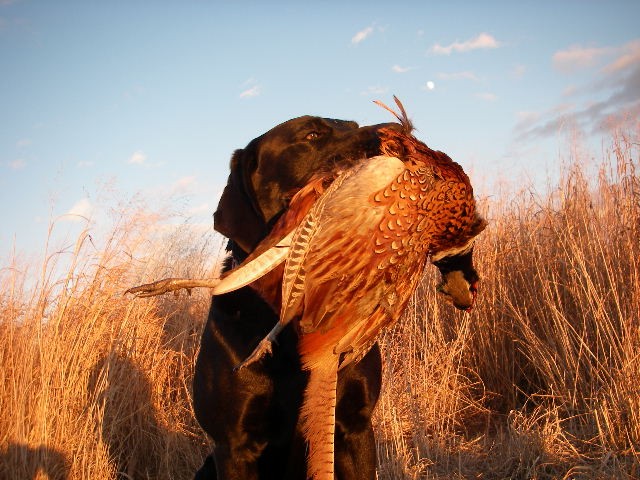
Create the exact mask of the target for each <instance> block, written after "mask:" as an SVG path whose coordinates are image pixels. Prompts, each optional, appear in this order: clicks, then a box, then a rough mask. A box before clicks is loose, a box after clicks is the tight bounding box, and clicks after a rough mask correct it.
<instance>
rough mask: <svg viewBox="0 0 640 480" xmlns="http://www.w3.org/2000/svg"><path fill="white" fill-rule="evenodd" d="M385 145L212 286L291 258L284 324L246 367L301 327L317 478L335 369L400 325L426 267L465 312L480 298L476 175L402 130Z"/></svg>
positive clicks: (326, 443)
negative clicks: (289, 328)
mask: <svg viewBox="0 0 640 480" xmlns="http://www.w3.org/2000/svg"><path fill="white" fill-rule="evenodd" d="M382 142H383V148H382V151H383V154H384V155H382V156H378V157H373V158H370V159H367V160H364V161H363V162H361V163H359V164H357V165H356V166H354V167H352V168H351V169H349V170H348V171H346V172H344V173H342V174H340V175H339V176H338V177H337V178H336V179H335V180H334V181H333V183H331V185H330V186H329V187H328V188H327V189H326V191H324V192H322V189H321V188H316V187H314V188H306V189H303V190H302V191H301V192H300V193H299V194H298V195H296V197H294V199H293V200H292V202H291V206H290V209H289V211H288V212H287V213H285V215H284V216H283V218H281V219H280V222H279V223H278V225H276V227H275V228H274V230H273V233H272V234H271V235H270V236H269V237H268V238H267V239H265V240H264V241H263V243H262V244H261V245H262V246H261V247H259V251H260V252H264V253H262V254H258V255H257V258H254V257H251V258H250V259H249V262H248V263H246V264H244V265H243V266H241V267H240V268H239V269H238V270H235V271H233V272H232V273H231V274H230V275H229V276H228V277H227V278H225V279H224V280H222V282H221V284H220V285H219V287H217V288H216V290H214V293H223V292H224V291H228V290H230V289H233V285H234V282H237V277H239V276H246V278H244V284H246V283H247V281H248V280H247V279H253V280H255V279H256V278H258V277H260V276H261V275H263V274H264V270H263V271H261V272H260V271H258V272H253V273H250V272H249V273H248V271H250V270H251V268H250V265H251V264H252V263H253V264H255V263H260V259H261V257H265V256H268V254H269V252H271V254H272V255H274V258H276V257H277V258H276V260H274V261H271V262H270V263H269V265H270V267H269V268H273V267H274V266H275V265H277V264H278V263H280V262H283V261H284V262H285V267H284V275H283V280H282V303H281V308H280V312H281V313H280V320H279V322H278V324H277V325H276V326H275V327H274V329H273V330H272V332H271V333H270V334H269V336H268V337H267V338H266V339H265V340H263V342H262V343H261V345H260V346H259V347H258V348H257V349H256V351H255V352H254V354H252V356H251V357H250V358H249V359H248V363H251V362H253V361H255V360H257V359H259V358H260V357H261V356H262V355H263V354H264V353H265V352H268V351H269V350H270V348H271V347H270V344H271V342H272V341H273V340H274V339H275V338H276V336H277V334H278V332H279V331H280V330H281V329H282V328H284V325H286V324H287V323H289V322H291V321H294V322H295V323H296V325H297V327H298V331H299V334H300V337H299V345H298V349H299V352H300V355H301V359H302V364H303V366H304V368H306V369H307V370H309V372H310V379H309V384H308V386H307V388H306V391H305V397H304V402H303V406H302V410H301V425H302V428H303V432H304V434H305V436H306V438H307V440H308V442H309V450H310V454H309V474H310V477H311V478H314V479H316V480H319V479H323V480H324V479H331V480H333V476H334V472H333V441H334V439H333V437H334V429H335V385H336V380H337V372H338V370H339V369H340V368H341V367H343V366H345V365H347V364H349V363H351V362H353V361H357V360H358V359H359V358H361V357H362V356H363V355H364V354H366V353H367V351H368V350H369V348H370V347H371V346H372V345H373V343H374V341H375V339H376V337H377V335H378V334H379V333H380V332H381V331H382V329H384V328H385V327H388V326H389V325H391V324H393V323H394V322H395V321H396V320H398V318H399V317H400V316H401V314H402V312H403V311H404V309H405V307H406V305H407V303H408V301H409V299H410V298H411V296H412V294H413V292H414V291H415V289H416V287H417V284H418V282H419V280H420V278H421V277H422V272H423V271H424V269H425V267H426V264H427V262H428V261H429V260H431V261H432V262H433V263H435V264H436V265H437V266H438V267H439V268H440V270H441V273H442V274H443V279H444V282H443V285H444V287H442V291H443V293H447V294H449V296H450V297H451V298H452V300H453V302H454V304H455V305H456V306H457V307H459V308H463V309H468V308H470V307H471V306H472V304H473V300H474V295H475V285H474V283H475V281H477V275H476V274H475V270H474V269H473V266H472V264H471V250H472V245H473V239H474V238H475V236H476V235H477V234H478V233H480V231H481V230H482V229H483V228H484V225H485V223H484V221H483V220H482V219H481V217H480V216H479V215H478V214H477V212H476V208H475V201H474V198H473V190H472V188H471V184H470V182H469V179H468V177H467V176H466V174H465V173H464V171H463V170H462V168H461V167H460V166H459V165H458V164H457V163H455V162H453V161H452V160H451V159H450V158H449V157H447V156H446V155H445V154H444V153H442V152H436V151H433V150H431V149H429V148H428V147H427V146H426V145H425V144H423V143H422V142H420V141H419V140H417V139H416V138H415V137H413V136H412V135H410V134H408V133H406V132H398V131H397V130H392V129H388V130H386V131H383V133H382ZM325 180H326V179H325ZM329 180H330V179H329ZM322 184H323V180H322V179H320V180H318V181H317V185H322ZM283 237H284V238H283ZM274 245H277V246H274ZM274 249H279V250H274ZM274 252H275V253H274ZM243 269H245V271H243ZM259 283H260V280H258V281H257V284H258V285H259ZM447 289H448V290H447Z"/></svg>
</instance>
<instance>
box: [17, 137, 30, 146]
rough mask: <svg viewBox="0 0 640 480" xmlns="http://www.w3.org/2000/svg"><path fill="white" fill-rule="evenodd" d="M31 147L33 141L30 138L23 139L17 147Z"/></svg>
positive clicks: (18, 142)
mask: <svg viewBox="0 0 640 480" xmlns="http://www.w3.org/2000/svg"><path fill="white" fill-rule="evenodd" d="M29 145H31V140H29V139H28V138H21V139H20V140H18V141H17V142H16V147H18V148H25V147H28V146H29Z"/></svg>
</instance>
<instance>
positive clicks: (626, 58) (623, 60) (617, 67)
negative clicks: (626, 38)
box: [604, 40, 640, 73]
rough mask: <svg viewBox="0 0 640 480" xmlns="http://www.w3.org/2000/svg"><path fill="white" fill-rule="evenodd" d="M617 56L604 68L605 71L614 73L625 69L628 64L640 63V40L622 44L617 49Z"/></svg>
mask: <svg viewBox="0 0 640 480" xmlns="http://www.w3.org/2000/svg"><path fill="white" fill-rule="evenodd" d="M617 55H618V58H616V59H615V60H614V61H613V62H612V63H610V64H609V65H607V66H606V67H605V68H604V71H605V72H606V73H615V72H619V71H622V70H626V69H627V68H629V67H630V66H632V65H634V64H636V63H640V40H634V41H632V42H629V43H627V44H626V45H623V46H622V47H620V48H619V49H617Z"/></svg>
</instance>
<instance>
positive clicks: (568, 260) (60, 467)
mask: <svg viewBox="0 0 640 480" xmlns="http://www.w3.org/2000/svg"><path fill="white" fill-rule="evenodd" d="M634 142H637V139H636V140H634V141H631V140H630V139H629V138H628V137H626V136H624V135H622V134H616V135H614V137H613V141H612V145H611V148H610V149H608V150H607V152H606V153H605V155H604V158H603V159H602V161H601V162H600V163H599V164H597V165H596V164H593V163H588V164H584V163H583V159H582V158H579V157H577V158H571V159H570V161H569V162H568V165H567V166H566V168H564V170H563V176H562V178H561V179H560V180H559V181H558V182H557V186H556V187H555V188H553V189H550V193H549V194H545V195H536V194H534V193H532V191H531V189H523V190H522V191H521V192H517V193H515V194H514V193H510V194H501V195H500V197H499V198H495V199H491V200H488V201H487V202H486V205H485V206H484V210H485V211H486V212H487V217H488V218H489V220H490V221H491V224H490V227H489V228H488V229H487V231H486V232H485V233H484V234H483V235H482V237H481V240H480V242H479V245H478V247H477V255H476V257H477V263H478V265H477V266H478V270H479V271H480V272H481V274H482V276H483V283H482V287H481V288H482V290H481V295H480V303H479V305H478V307H477V308H476V310H475V311H474V312H473V313H472V314H471V315H466V314H459V313H456V312H453V311H452V309H451V308H450V307H449V306H446V305H443V304H442V303H441V301H440V300H438V299H437V298H436V294H435V293H434V289H433V285H434V283H435V279H434V278H433V277H432V275H434V272H433V270H434V269H431V271H430V273H429V275H428V276H427V278H426V279H425V282H424V283H423V287H421V289H420V290H419V292H418V295H417V296H416V301H414V302H413V303H412V305H411V308H410V312H409V314H408V315H406V317H405V319H404V320H403V321H402V322H401V323H400V324H399V325H398V326H397V327H396V328H394V329H392V330H391V331H389V332H387V333H386V334H385V335H384V337H383V338H382V339H381V343H382V346H383V355H384V378H385V383H384V391H383V397H382V399H381V402H380V404H379V406H378V408H377V411H376V419H375V421H376V431H377V436H378V450H379V458H380V466H379V477H380V479H394V480H395V479H414V478H425V479H457V478H460V479H462V478H465V479H466V478H474V479H480V478H482V479H503V478H504V479H506V478H513V479H540V480H542V479H555V478H567V479H569V478H571V479H580V478H584V479H590V478H594V479H595V478H621V479H625V478H629V479H630V478H637V477H639V476H640V447H638V445H640V354H639V353H638V352H640V172H639V171H638V170H637V169H638V168H640V167H639V166H638V144H637V143H634ZM594 169H595V170H594ZM588 170H594V172H595V173H592V174H587V173H585V172H587V171H588ZM123 211H126V214H123V215H119V216H116V221H115V225H114V228H113V231H112V233H111V234H110V235H105V237H104V238H105V240H104V242H103V243H101V244H97V241H96V239H92V238H91V237H89V235H88V232H87V231H85V232H83V233H82V234H80V236H79V237H78V240H77V243H76V246H75V247H74V248H72V249H70V251H68V252H66V251H65V252H58V253H47V256H46V261H45V262H44V264H43V266H42V267H41V268H40V269H39V271H38V272H34V271H33V270H28V269H26V268H24V269H23V267H22V266H21V265H19V264H18V262H17V261H14V262H12V264H10V265H8V266H7V267H6V268H4V269H2V270H0V339H1V343H0V371H1V372H2V373H1V374H0V411H2V412H3V415H2V416H0V477H1V478H20V479H32V478H55V479H67V478H68V479H85V478H117V477H120V478H135V479H138V478H157V479H180V478H191V476H192V474H193V472H194V471H195V470H196V469H197V467H198V466H199V465H200V463H201V461H202V458H203V455H205V454H206V453H207V452H208V450H209V448H210V446H209V445H208V444H207V440H206V438H205V436H204V435H203V433H202V432H201V431H200V429H199V428H198V426H197V424H196V423H195V420H194V419H193V412H192V411H191V404H190V384H191V376H192V369H193V361H194V358H195V355H196V351H197V347H198V342H199V334H200V330H201V328H202V324H203V322H204V319H205V318H206V311H207V308H208V302H209V299H208V296H207V292H206V291H204V290H203V291H200V292H194V296H192V297H190V298H186V297H184V296H181V297H179V298H177V299H176V298H175V297H173V296H165V297H161V298H155V299H150V300H132V299H131V298H128V297H123V295H122V292H123V291H124V290H125V289H126V288H128V287H130V286H132V285H135V284H137V283H139V282H141V281H146V280H149V279H158V278H162V277H165V276H182V275H185V276H186V275H191V276H200V277H204V276H212V275H213V274H214V270H215V261H216V259H217V258H218V256H219V248H218V247H217V245H214V243H213V239H212V237H211V236H210V235H203V236H202V237H203V240H202V241H201V242H194V240H193V238H194V235H192V234H191V235H190V234H188V233H186V234H174V235H173V236H169V237H167V236H166V235H164V236H158V235H156V236H155V237H156V241H154V242H153V243H149V241H148V239H149V238H150V237H151V236H152V235H151V233H150V232H152V231H153V230H152V226H153V225H156V224H157V223H158V221H159V218H158V217H157V216H150V215H148V214H145V213H144V210H142V211H139V210H136V209H134V208H132V207H131V206H126V208H123ZM144 252H147V253H146V254H145V253H144ZM149 252H151V253H149ZM145 255H146V256H145ZM62 264H64V269H63V268H62V267H61V265H62ZM60 271H65V272H66V273H65V275H62V276H60V275H59V274H56V272H60Z"/></svg>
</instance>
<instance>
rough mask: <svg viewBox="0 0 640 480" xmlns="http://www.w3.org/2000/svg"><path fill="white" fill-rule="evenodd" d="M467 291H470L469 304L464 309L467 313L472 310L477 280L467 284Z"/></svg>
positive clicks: (476, 293) (474, 302) (476, 291)
mask: <svg viewBox="0 0 640 480" xmlns="http://www.w3.org/2000/svg"><path fill="white" fill-rule="evenodd" d="M469 292H471V306H469V307H467V308H466V309H465V310H464V311H465V312H467V313H469V312H470V311H471V310H473V307H474V306H475V304H476V297H477V296H478V282H473V283H472V284H471V285H469Z"/></svg>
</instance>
